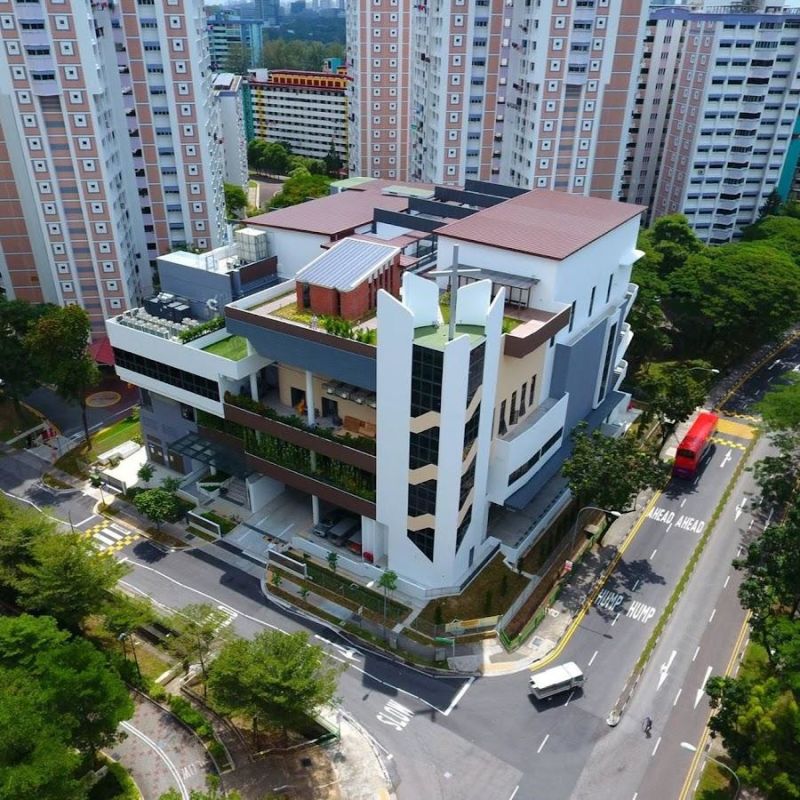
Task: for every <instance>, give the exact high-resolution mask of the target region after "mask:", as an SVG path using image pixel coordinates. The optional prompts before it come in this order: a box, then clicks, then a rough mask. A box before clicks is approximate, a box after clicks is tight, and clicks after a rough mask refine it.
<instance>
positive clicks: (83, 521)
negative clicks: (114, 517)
mask: <svg viewBox="0 0 800 800" xmlns="http://www.w3.org/2000/svg"><path fill="white" fill-rule="evenodd" d="M99 516H100V515H99V514H89V516H88V517H86V519H82V520H81V521H80V522H76V523H75V527H76V528H80V527H81V526H83V525H85V524H86V523H87V522H88V521H89V520H90V519H95V518H99Z"/></svg>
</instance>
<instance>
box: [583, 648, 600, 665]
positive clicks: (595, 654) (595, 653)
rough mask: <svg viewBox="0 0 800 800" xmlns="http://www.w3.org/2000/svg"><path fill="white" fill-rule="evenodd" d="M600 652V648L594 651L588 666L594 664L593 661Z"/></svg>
mask: <svg viewBox="0 0 800 800" xmlns="http://www.w3.org/2000/svg"><path fill="white" fill-rule="evenodd" d="M599 652H600V651H599V650H595V651H594V653H592V657H591V658H590V659H589V663H588V664H587V665H586V666H587V667H591V666H592V663H593V662H594V660H595V659H596V658H597V654H598V653H599Z"/></svg>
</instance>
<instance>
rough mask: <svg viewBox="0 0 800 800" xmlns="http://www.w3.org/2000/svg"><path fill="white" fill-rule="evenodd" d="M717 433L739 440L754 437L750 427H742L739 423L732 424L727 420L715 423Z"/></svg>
mask: <svg viewBox="0 0 800 800" xmlns="http://www.w3.org/2000/svg"><path fill="white" fill-rule="evenodd" d="M717 431H718V432H719V433H724V434H727V435H728V436H736V437H738V438H739V439H752V438H753V437H754V436H755V435H756V432H755V431H754V430H753V428H752V427H751V426H750V425H744V424H742V423H741V422H732V421H731V420H729V419H721V420H720V421H719V422H718V423H717Z"/></svg>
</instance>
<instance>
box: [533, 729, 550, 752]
mask: <svg viewBox="0 0 800 800" xmlns="http://www.w3.org/2000/svg"><path fill="white" fill-rule="evenodd" d="M549 738H550V734H549V733H548V734H547V736H545V737H544V739H542V743H541V744H540V745H539V749H538V750H537V751H536V752H537V753H541V752H542V748H543V747H544V746H545V745H546V744H547V740H548V739H549Z"/></svg>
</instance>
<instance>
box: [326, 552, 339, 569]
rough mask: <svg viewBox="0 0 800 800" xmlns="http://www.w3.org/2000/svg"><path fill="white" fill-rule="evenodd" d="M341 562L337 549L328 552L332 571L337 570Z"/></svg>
mask: <svg viewBox="0 0 800 800" xmlns="http://www.w3.org/2000/svg"><path fill="white" fill-rule="evenodd" d="M338 563H339V554H338V553H337V552H336V551H335V550H331V551H330V552H329V553H328V566H329V567H330V568H331V572H333V573H335V572H336V566H337V564H338Z"/></svg>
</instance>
